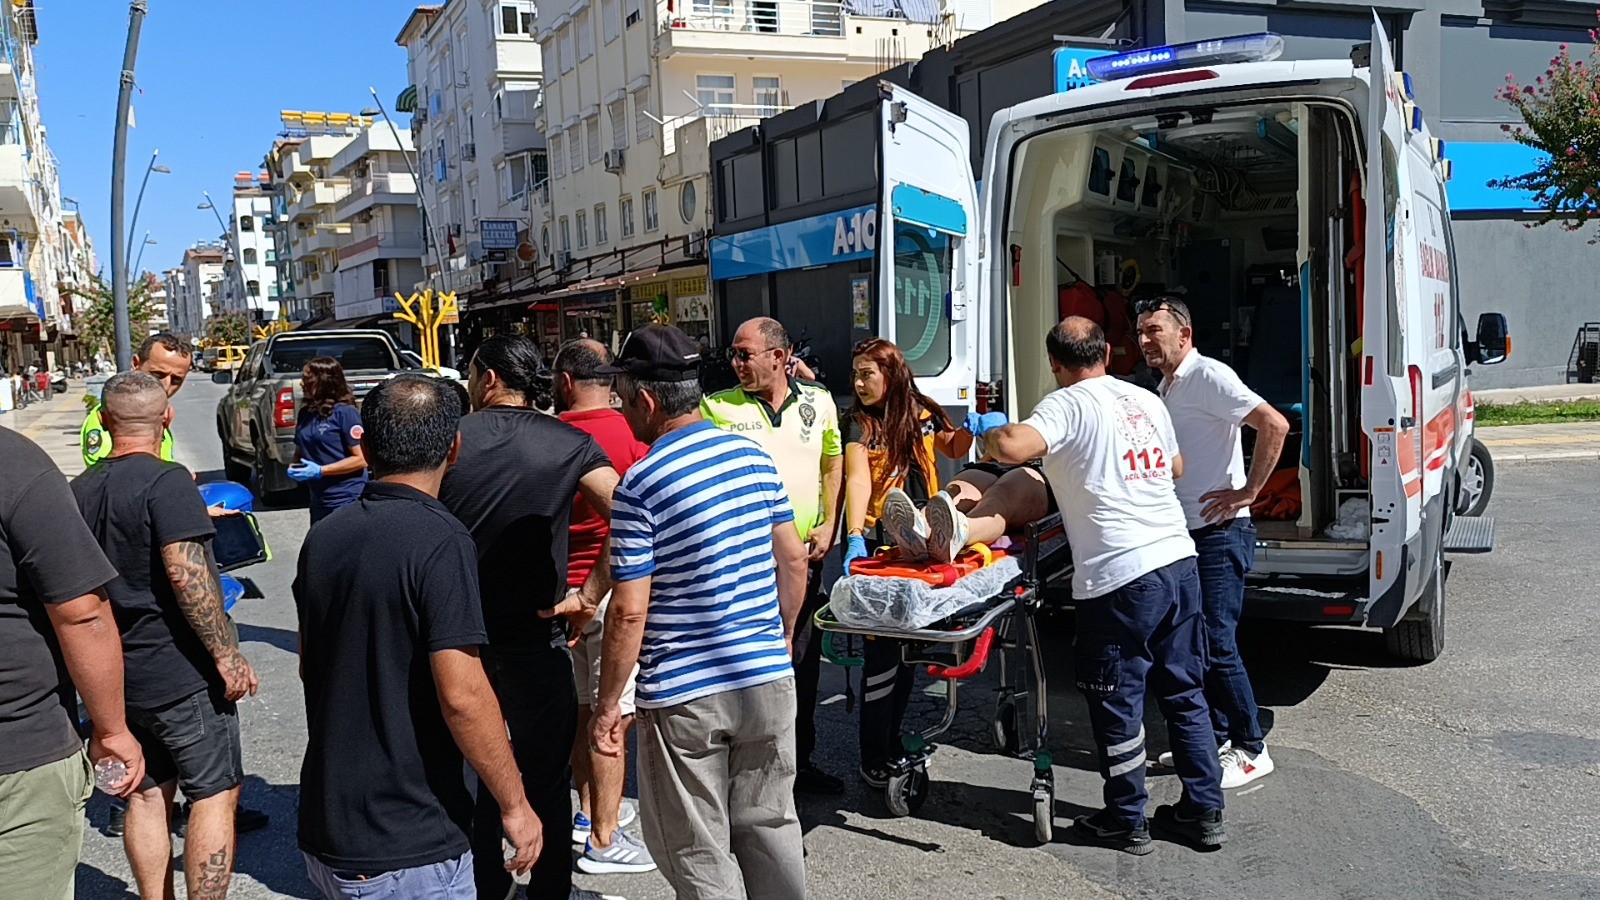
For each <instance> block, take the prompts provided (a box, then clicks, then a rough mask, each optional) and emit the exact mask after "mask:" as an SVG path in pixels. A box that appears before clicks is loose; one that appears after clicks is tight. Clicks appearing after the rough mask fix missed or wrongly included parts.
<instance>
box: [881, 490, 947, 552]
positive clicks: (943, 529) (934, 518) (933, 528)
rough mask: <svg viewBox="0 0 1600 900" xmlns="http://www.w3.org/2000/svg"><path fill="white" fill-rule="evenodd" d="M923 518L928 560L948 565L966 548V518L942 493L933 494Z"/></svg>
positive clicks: (924, 510)
mask: <svg viewBox="0 0 1600 900" xmlns="http://www.w3.org/2000/svg"><path fill="white" fill-rule="evenodd" d="M885 505H887V504H885ZM923 516H924V517H925V518H926V519H927V522H928V558H929V559H931V560H933V561H934V562H936V563H948V562H950V561H951V560H953V559H955V558H956V557H958V556H960V555H961V551H962V550H965V549H966V547H967V517H966V516H964V515H962V514H961V511H960V510H958V509H956V501H955V498H954V497H952V496H950V495H949V494H946V493H945V492H944V491H940V492H938V493H937V494H934V495H933V499H931V500H929V501H928V505H927V507H925V508H924V509H923Z"/></svg>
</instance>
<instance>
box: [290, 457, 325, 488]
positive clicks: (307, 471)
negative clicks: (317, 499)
mask: <svg viewBox="0 0 1600 900" xmlns="http://www.w3.org/2000/svg"><path fill="white" fill-rule="evenodd" d="M287 474H288V476H289V479H290V480H291V481H298V482H301V483H302V484H303V483H305V482H307V481H316V480H317V479H318V478H321V477H322V467H321V466H319V465H317V464H316V463H314V462H312V461H311V460H309V459H302V460H300V461H299V462H297V463H295V464H294V465H292V466H290V467H289V471H288V473H287Z"/></svg>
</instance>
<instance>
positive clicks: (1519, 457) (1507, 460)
mask: <svg viewBox="0 0 1600 900" xmlns="http://www.w3.org/2000/svg"><path fill="white" fill-rule="evenodd" d="M1490 455H1491V456H1492V457H1494V464H1495V465H1497V466H1500V465H1506V464H1516V463H1533V462H1571V461H1573V460H1585V461H1588V462H1600V450H1545V451H1536V452H1533V453H1515V452H1513V453H1508V454H1505V455H1501V454H1500V453H1498V452H1496V451H1494V450H1492V449H1491V451H1490Z"/></svg>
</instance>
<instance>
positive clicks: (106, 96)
mask: <svg viewBox="0 0 1600 900" xmlns="http://www.w3.org/2000/svg"><path fill="white" fill-rule="evenodd" d="M149 5H150V14H149V15H148V16H146V17H145V22H144V31H143V34H142V36H141V39H140V43H139V60H138V66H137V69H136V75H137V78H138V87H137V89H136V90H135V92H134V95H133V107H134V119H135V123H136V127H135V128H133V129H131V130H130V131H129V132H128V189H127V209H128V214H129V215H130V216H131V215H132V213H133V203H134V199H135V197H136V196H137V194H138V190H139V181H140V179H142V178H143V177H144V172H145V167H146V166H147V165H148V164H149V162H150V152H151V151H152V150H155V149H159V150H160V151H161V155H160V157H159V161H160V163H161V164H163V165H166V166H169V167H170V168H171V169H172V174H170V175H162V174H159V173H158V174H155V175H151V176H150V186H149V188H148V189H147V190H146V192H145V197H144V206H143V208H142V210H141V211H140V213H139V222H138V225H137V226H136V227H137V232H138V234H137V235H136V236H135V238H134V241H135V246H134V252H135V253H137V252H138V241H139V240H140V239H142V238H143V236H144V232H145V231H146V230H148V231H149V232H150V236H151V237H152V238H153V239H154V240H155V241H157V244H156V245H155V246H151V247H147V248H146V249H145V254H144V260H143V263H142V266H141V267H142V268H144V269H147V270H150V271H156V272H159V271H160V270H162V269H164V268H170V267H172V266H175V265H177V264H178V263H179V262H180V261H181V260H182V258H183V251H184V248H185V247H188V246H189V245H190V244H192V243H194V242H195V241H198V240H209V239H213V238H215V237H216V236H217V233H218V228H217V222H216V219H214V218H213V217H212V215H211V212H210V211H209V210H203V209H196V208H195V205H196V204H197V203H200V202H201V201H202V200H203V199H204V198H203V197H202V196H201V193H200V192H201V191H203V190H208V191H210V192H211V196H212V197H214V198H216V199H217V200H218V205H219V206H221V207H222V212H223V215H224V218H226V216H227V208H228V207H227V205H226V203H227V198H228V197H229V196H230V192H231V190H232V187H233V176H234V173H236V172H239V171H241V170H251V171H256V170H259V168H260V166H261V158H262V157H263V156H264V155H266V152H267V150H268V149H269V148H270V147H271V146H272V141H273V139H274V138H275V137H276V136H277V134H278V131H279V130H280V129H281V128H282V123H280V122H279V120H278V112H279V110H282V109H296V110H324V111H335V112H350V113H355V112H359V111H360V110H361V109H362V108H363V107H365V106H370V105H371V103H372V99H371V97H370V96H369V95H368V94H367V87H368V85H371V86H374V87H376V88H377V89H378V95H379V96H380V97H382V98H383V103H384V105H385V106H386V107H389V108H390V109H391V110H392V109H393V104H394V98H395V95H396V94H398V93H399V92H400V91H401V90H402V89H403V88H404V87H405V86H406V53H405V50H404V49H403V48H401V47H399V46H396V45H395V43H394V37H395V35H396V34H398V33H399V32H400V27H401V26H402V25H404V24H405V20H406V17H407V16H408V15H409V14H410V12H411V10H412V9H413V8H414V7H415V5H416V4H415V3H412V2H404V0H275V2H272V3H256V2H253V0H149ZM37 8H38V19H39V43H38V44H37V45H36V46H35V48H34V59H35V61H36V63H37V65H38V70H39V75H38V85H39V95H40V101H39V102H40V106H41V112H42V114H43V118H44V124H45V127H46V128H47V129H49V133H50V146H51V147H52V148H53V149H54V150H55V153H56V157H57V159H58V160H59V163H60V168H61V193H62V194H64V195H66V196H68V197H73V198H75V199H77V200H78V201H80V204H81V209H82V211H83V216H84V218H85V219H86V220H87V222H88V225H89V229H90V233H91V234H92V235H93V237H94V241H95V247H96V250H97V252H98V253H99V255H100V261H101V266H102V268H103V269H104V270H105V271H106V272H109V271H110V264H111V212H110V211H111V141H112V131H113V126H114V124H115V121H114V119H115V116H116V109H117V86H118V85H117V77H118V73H119V72H120V71H121V68H122V48H123V42H124V40H125V39H126V37H127V27H128V3H127V2H126V0H42V2H39V3H38V4H37ZM398 124H399V125H400V127H402V128H404V127H406V117H405V116H401V117H400V121H399V122H398ZM131 262H132V261H131V260H130V263H131Z"/></svg>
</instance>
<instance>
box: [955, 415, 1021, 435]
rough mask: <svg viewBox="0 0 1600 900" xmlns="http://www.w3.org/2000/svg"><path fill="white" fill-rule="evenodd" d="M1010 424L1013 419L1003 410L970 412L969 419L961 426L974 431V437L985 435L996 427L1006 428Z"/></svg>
mask: <svg viewBox="0 0 1600 900" xmlns="http://www.w3.org/2000/svg"><path fill="white" fill-rule="evenodd" d="M1009 424H1011V420H1010V419H1007V418H1006V414H1005V413H1003V412H986V413H976V412H969V413H967V420H966V421H965V422H963V423H961V427H962V428H965V429H966V430H968V431H970V432H972V436H973V437H983V436H984V435H985V434H988V433H989V432H991V431H993V430H995V429H996V428H1004V427H1006V426H1007V425H1009Z"/></svg>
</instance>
